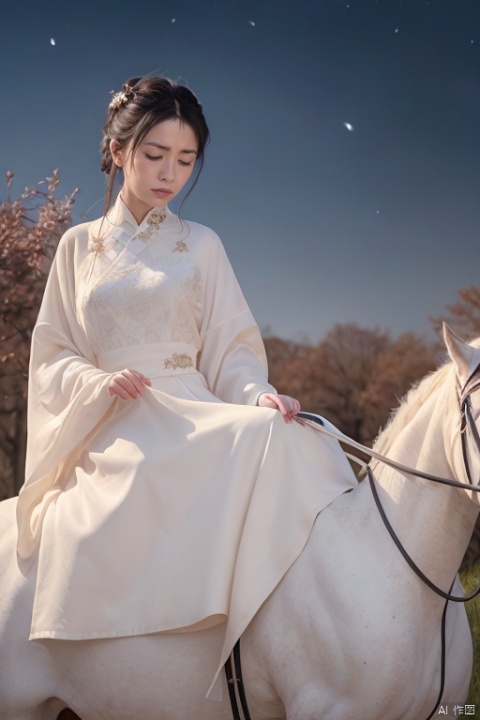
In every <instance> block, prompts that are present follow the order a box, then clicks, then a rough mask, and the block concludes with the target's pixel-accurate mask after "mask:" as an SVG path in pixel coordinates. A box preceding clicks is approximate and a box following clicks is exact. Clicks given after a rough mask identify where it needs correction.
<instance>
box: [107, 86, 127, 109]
mask: <svg viewBox="0 0 480 720" xmlns="http://www.w3.org/2000/svg"><path fill="white" fill-rule="evenodd" d="M110 94H111V95H112V96H113V97H112V99H111V100H110V104H109V106H108V107H109V108H110V110H118V108H121V107H122V106H123V105H126V104H127V102H128V101H129V100H130V99H131V98H132V96H133V91H132V88H131V87H130V85H124V90H120V92H115V90H111V92H110Z"/></svg>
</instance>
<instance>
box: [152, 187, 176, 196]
mask: <svg viewBox="0 0 480 720" xmlns="http://www.w3.org/2000/svg"><path fill="white" fill-rule="evenodd" d="M152 192H153V194H154V195H156V196H157V197H161V198H166V197H170V195H171V194H172V191H171V190H167V189H166V188H158V189H155V188H153V189H152Z"/></svg>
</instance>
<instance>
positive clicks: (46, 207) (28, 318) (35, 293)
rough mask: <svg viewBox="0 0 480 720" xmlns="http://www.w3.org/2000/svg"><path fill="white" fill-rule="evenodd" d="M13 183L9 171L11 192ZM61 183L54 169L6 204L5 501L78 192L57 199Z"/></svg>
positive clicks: (17, 467)
mask: <svg viewBox="0 0 480 720" xmlns="http://www.w3.org/2000/svg"><path fill="white" fill-rule="evenodd" d="M12 179H13V173H12V172H8V173H7V188H8V191H9V192H10V186H11V183H12ZM59 182H60V178H59V177H58V171H57V170H54V172H53V173H52V176H51V177H49V178H46V180H45V181H43V182H42V183H39V184H38V185H36V186H35V187H31V188H26V189H25V191H24V193H23V194H22V195H21V197H20V198H19V199H16V200H12V199H11V198H10V195H8V196H7V198H6V200H4V201H2V202H1V203H0V399H1V400H0V499H2V498H4V497H8V496H9V495H12V494H14V493H15V492H16V491H17V490H18V488H19V487H20V485H21V484H22V482H23V468H24V462H25V425H26V396H27V373H28V359H29V353H30V338H31V334H32V330H33V326H34V324H35V319H36V317H37V314H38V309H39V307H40V302H41V298H42V295H43V290H44V287H45V282H46V279H47V273H48V269H49V267H50V263H51V260H52V258H53V255H54V253H55V249H56V247H57V244H58V241H59V239H60V237H61V236H62V234H63V233H64V231H65V230H66V228H67V227H68V226H69V224H70V222H71V215H70V209H71V205H72V203H73V202H74V198H75V194H76V192H77V191H76V190H75V191H74V192H73V193H72V194H71V195H70V196H68V197H65V198H63V199H58V198H56V197H55V192H56V188H57V185H58V183H59ZM43 188H45V189H43Z"/></svg>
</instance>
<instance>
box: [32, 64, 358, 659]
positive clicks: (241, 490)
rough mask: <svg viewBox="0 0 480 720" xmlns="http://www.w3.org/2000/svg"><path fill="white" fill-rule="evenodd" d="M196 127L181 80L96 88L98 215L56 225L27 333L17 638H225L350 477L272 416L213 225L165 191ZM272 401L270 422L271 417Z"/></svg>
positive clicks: (275, 400) (257, 339)
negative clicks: (104, 180)
mask: <svg viewBox="0 0 480 720" xmlns="http://www.w3.org/2000/svg"><path fill="white" fill-rule="evenodd" d="M207 139H208V129H207V125H206V123H205V119H204V117H203V113H202V108H201V105H200V104H199V103H198V101H197V99H196V97H195V96H194V95H193V93H191V92H190V91H189V90H188V89H187V88H185V87H182V86H179V85H176V84H172V83H170V81H168V80H166V79H164V78H156V77H150V78H143V79H135V80H130V81H128V83H126V84H125V86H124V89H123V91H122V92H120V93H117V94H116V95H115V96H114V98H113V100H112V102H111V103H110V106H109V112H108V118H107V122H106V124H105V127H104V138H103V142H102V153H103V158H102V169H103V170H104V171H106V172H108V173H109V175H110V184H109V189H108V192H107V207H108V205H109V202H110V195H111V188H112V184H113V179H114V177H115V173H116V171H117V168H121V170H122V171H123V187H122V189H121V192H120V195H119V197H118V198H117V200H116V202H115V204H114V205H113V207H112V208H111V209H110V210H108V211H106V213H105V214H104V217H103V218H101V219H99V220H97V221H94V222H91V223H85V224H83V225H80V226H78V227H75V228H72V229H71V230H69V231H68V232H67V233H66V234H65V236H64V237H63V238H62V240H61V242H60V244H59V247H58V251H57V254H56V257H55V261H54V264H53V266H52V270H51V273H50V277H49V280H48V284H47V288H46V291H45V296H44V300H43V303H42V307H41V310H40V313H39V317H38V321H37V325H36V327H35V331H34V334H33V339H32V354H31V366H30V386H29V418H28V420H29V436H28V455H27V475H26V481H25V485H24V487H23V488H22V490H21V493H20V497H19V502H18V525H19V539H18V553H19V557H20V558H21V561H22V562H23V563H25V567H26V568H28V563H30V567H31V568H32V572H33V571H34V570H33V569H35V570H36V571H37V580H36V594H35V602H34V607H33V618H32V627H31V634H30V639H32V640H35V639H45V638H49V639H56V638H61V639H62V638H64V639H93V638H104V637H119V636H128V635H139V634H145V633H156V632H162V631H163V632H164V631H169V632H172V631H192V630H196V629H200V628H205V627H208V626H209V625H213V624H216V623H220V622H225V621H226V620H227V623H226V637H225V647H224V654H228V652H229V650H230V649H231V647H232V646H233V644H234V642H235V641H236V639H237V638H238V637H239V636H240V634H241V633H242V632H243V630H244V629H245V627H246V626H247V625H248V623H249V622H250V620H251V619H252V617H253V615H254V614H255V613H256V611H257V610H258V608H259V607H260V605H261V604H262V603H263V601H264V600H265V599H266V597H267V596H268V595H269V594H270V593H271V591H272V590H273V589H274V588H275V586H276V585H277V584H278V582H279V581H280V579H281V578H282V576H283V575H284V574H285V572H286V571H287V570H288V568H289V567H290V565H291V564H292V562H293V561H294V560H295V559H296V557H297V556H298V555H299V553H300V552H301V550H302V548H303V546H304V545H305V542H306V540H307V538H308V535H309V532H310V530H311V527H312V524H313V522H314V520H315V517H316V515H317V514H318V512H320V510H321V509H322V508H324V507H325V506H326V505H327V504H328V503H330V502H331V501H332V500H333V499H334V498H335V497H337V496H338V495H339V494H340V493H342V492H344V491H346V490H348V489H350V488H351V487H353V486H354V485H355V479H354V476H353V474H352V472H351V471H350V468H349V466H348V463H347V462H346V460H345V458H344V456H343V454H342V453H341V452H340V450H339V448H338V446H337V445H336V443H334V442H330V441H328V440H325V439H323V438H320V437H319V436H318V434H316V433H315V432H314V430H312V429H311V428H308V427H301V426H300V425H299V424H298V423H295V422H291V420H292V419H293V418H294V417H295V415H296V413H297V412H298V410H299V404H298V402H297V401H296V400H294V399H292V398H290V397H288V396H283V395H278V394H277V393H276V391H275V389H274V388H273V387H272V386H271V385H269V383H268V381H267V375H266V362H265V353H264V348H263V344H262V340H261V336H260V333H259V330H258V327H257V326H256V324H255V322H254V320H253V318H252V315H251V313H250V311H249V309H248V306H247V305H246V302H245V299H244V297H243V295H242V292H241V290H240V288H239V285H238V283H237V281H236V279H235V276H234V274H233V271H232V269H231V267H230V264H229V262H228V260H227V257H226V255H225V252H224V250H223V247H222V245H221V243H220V240H219V239H218V237H217V236H216V235H215V233H213V232H212V231H211V230H209V229H208V228H205V227H203V226H201V225H198V224H196V223H191V222H186V221H183V220H180V219H179V218H178V217H177V216H176V215H174V214H173V213H172V212H171V211H170V210H169V209H168V206H167V202H168V201H169V200H171V199H172V198H173V197H175V196H176V195H177V194H178V193H179V192H180V191H181V190H182V188H183V187H184V186H185V184H186V183H187V181H188V180H189V178H190V177H191V174H192V172H193V169H194V167H195V165H197V164H198V166H199V167H200V168H201V165H202V163H203V153H204V148H205V145H206V142H207ZM284 420H285V421H286V423H285V422H284Z"/></svg>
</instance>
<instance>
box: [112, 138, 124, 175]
mask: <svg viewBox="0 0 480 720" xmlns="http://www.w3.org/2000/svg"><path fill="white" fill-rule="evenodd" d="M110 152H111V154H112V158H113V162H114V163H115V165H116V166H117V167H119V168H121V167H123V166H124V163H125V158H124V151H123V147H122V145H121V144H120V143H119V142H118V140H110Z"/></svg>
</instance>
